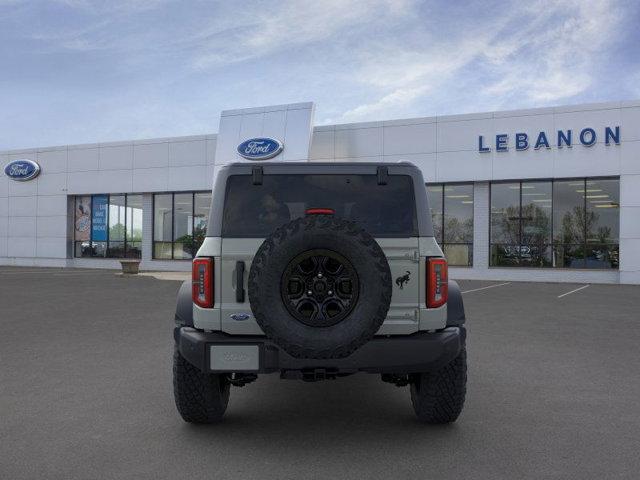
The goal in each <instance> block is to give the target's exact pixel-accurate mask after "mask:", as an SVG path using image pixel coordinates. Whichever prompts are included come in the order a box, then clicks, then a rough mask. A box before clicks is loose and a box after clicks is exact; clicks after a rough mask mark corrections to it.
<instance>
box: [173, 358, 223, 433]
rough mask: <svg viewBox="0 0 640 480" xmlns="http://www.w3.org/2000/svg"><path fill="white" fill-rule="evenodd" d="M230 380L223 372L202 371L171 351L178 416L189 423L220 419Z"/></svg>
mask: <svg viewBox="0 0 640 480" xmlns="http://www.w3.org/2000/svg"><path fill="white" fill-rule="evenodd" d="M229 387H230V384H229V381H228V380H227V378H226V377H225V376H224V375H219V374H211V373H203V372H201V371H200V370H198V369H197V368H196V367H194V366H193V365H191V364H190V363H189V362H188V361H187V360H185V358H184V357H183V356H182V355H180V352H179V351H178V349H177V348H176V349H175V351H174V353H173V395H174V397H175V401H176V407H177V408H178V412H180V416H182V419H183V420H184V421H185V422H189V423H216V422H219V421H220V420H222V417H223V415H224V412H225V411H226V410H227V404H228V403H229Z"/></svg>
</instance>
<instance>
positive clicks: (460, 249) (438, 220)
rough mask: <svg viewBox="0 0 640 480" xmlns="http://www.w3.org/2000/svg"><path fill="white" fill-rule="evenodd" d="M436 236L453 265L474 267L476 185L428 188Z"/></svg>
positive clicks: (429, 186) (448, 185) (443, 185)
mask: <svg viewBox="0 0 640 480" xmlns="http://www.w3.org/2000/svg"><path fill="white" fill-rule="evenodd" d="M427 193H428V196H429V208H430V210H431V220H432V223H433V232H434V235H435V237H436V240H437V241H438V243H439V244H440V245H441V246H442V250H443V252H444V254H445V257H446V258H447V261H448V263H449V265H453V266H470V265H472V264H473V184H472V183H466V184H440V185H427Z"/></svg>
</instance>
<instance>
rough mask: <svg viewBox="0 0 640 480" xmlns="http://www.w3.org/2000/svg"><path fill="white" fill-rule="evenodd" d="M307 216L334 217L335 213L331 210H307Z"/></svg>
mask: <svg viewBox="0 0 640 480" xmlns="http://www.w3.org/2000/svg"><path fill="white" fill-rule="evenodd" d="M304 213H306V214H307V215H334V214H335V213H336V211H335V210H334V209H333V208H307V209H306V210H305V212H304Z"/></svg>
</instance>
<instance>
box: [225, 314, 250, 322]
mask: <svg viewBox="0 0 640 480" xmlns="http://www.w3.org/2000/svg"><path fill="white" fill-rule="evenodd" d="M229 316H230V317H231V320H235V321H236V322H244V321H245V320H249V319H250V318H251V315H249V314H248V313H233V314H231V315H229Z"/></svg>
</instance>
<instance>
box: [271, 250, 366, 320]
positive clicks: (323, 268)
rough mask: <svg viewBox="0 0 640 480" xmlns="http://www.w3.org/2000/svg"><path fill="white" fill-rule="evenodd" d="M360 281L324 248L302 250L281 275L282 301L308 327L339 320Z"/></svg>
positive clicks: (353, 299)
mask: <svg viewBox="0 0 640 480" xmlns="http://www.w3.org/2000/svg"><path fill="white" fill-rule="evenodd" d="M359 288H360V284H359V281H358V275H357V273H356V271H355V269H354V268H353V265H352V264H351V262H349V260H347V259H346V258H345V257H344V256H342V255H340V254H339V253H337V252H334V251H332V250H327V249H314V250H308V251H306V252H302V253H301V254H299V255H297V256H296V257H294V258H293V260H291V261H290V262H289V264H288V265H287V267H286V269H285V270H284V272H283V275H282V281H281V289H280V291H281V292H282V300H283V302H284V304H285V307H286V309H287V310H288V311H289V313H290V314H291V315H292V316H293V317H294V318H295V319H296V320H298V321H299V322H302V323H303V324H305V325H308V326H311V327H330V326H331V325H335V324H337V323H339V322H340V321H342V320H343V319H344V318H345V317H347V316H348V315H349V314H350V313H351V312H352V310H353V309H354V307H355V305H356V303H357V301H358V293H359Z"/></svg>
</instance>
